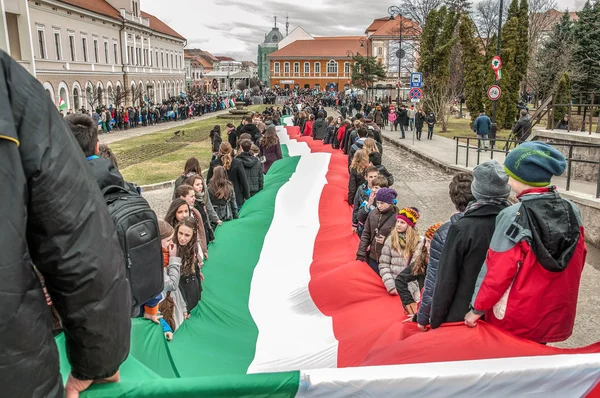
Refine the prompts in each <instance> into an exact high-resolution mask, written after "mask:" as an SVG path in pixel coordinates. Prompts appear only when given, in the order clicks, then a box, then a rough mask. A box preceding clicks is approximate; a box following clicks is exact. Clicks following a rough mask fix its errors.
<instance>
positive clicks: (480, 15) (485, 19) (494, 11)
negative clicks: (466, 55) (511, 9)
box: [472, 0, 500, 54]
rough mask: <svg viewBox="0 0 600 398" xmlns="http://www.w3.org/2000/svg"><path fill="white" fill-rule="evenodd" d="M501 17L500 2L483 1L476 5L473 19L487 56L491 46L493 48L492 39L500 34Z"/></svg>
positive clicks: (494, 0)
mask: <svg viewBox="0 0 600 398" xmlns="http://www.w3.org/2000/svg"><path fill="white" fill-rule="evenodd" d="M499 15H500V1H499V0H482V1H480V2H479V3H477V4H476V5H475V10H474V11H473V17H472V19H473V22H474V23H475V27H476V28H477V35H478V36H479V39H480V40H481V44H482V46H483V48H484V49H485V53H486V54H487V52H488V49H489V48H490V46H493V43H490V39H491V38H492V36H493V35H495V34H496V33H497V32H498V17H499Z"/></svg>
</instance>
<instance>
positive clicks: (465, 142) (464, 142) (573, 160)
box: [454, 137, 600, 198]
mask: <svg viewBox="0 0 600 398" xmlns="http://www.w3.org/2000/svg"><path fill="white" fill-rule="evenodd" d="M454 139H455V140H456V161H455V164H456V165H458V164H459V151H460V149H461V148H465V150H466V156H465V167H469V163H470V162H469V160H470V156H469V151H475V152H476V157H475V163H476V164H475V166H477V165H479V164H480V163H481V155H482V153H486V154H487V153H488V152H489V159H494V153H495V154H497V155H499V154H503V155H504V156H506V155H507V154H508V153H509V152H510V148H511V147H512V146H515V147H516V146H517V145H519V141H515V140H507V139H498V138H497V139H495V140H494V141H495V143H493V145H492V146H491V147H490V148H489V149H487V150H485V151H484V152H481V151H482V150H481V149H480V147H481V144H482V142H481V141H484V139H483V138H474V137H454ZM472 142H476V143H477V146H474V145H471V143H472ZM498 142H500V143H503V144H504V145H500V146H501V147H502V149H497V148H495V145H494V144H497V143H498ZM551 144H552V146H554V147H556V148H557V149H559V150H560V151H561V152H562V153H563V155H565V158H566V159H567V170H566V172H565V173H566V175H564V177H565V178H566V187H565V190H566V191H569V190H571V185H572V182H573V181H574V178H573V164H587V165H590V166H591V167H593V168H594V169H595V168H596V166H597V168H598V169H597V170H595V172H597V177H596V178H595V182H594V183H595V184H596V187H595V197H596V198H600V156H596V159H592V160H590V159H578V158H577V157H575V156H574V154H573V152H574V150H575V149H577V148H585V149H588V150H589V149H592V150H597V151H598V152H600V145H593V144H566V143H555V142H552V143H551ZM485 157H486V159H485V160H488V158H487V156H485ZM497 157H498V156H497Z"/></svg>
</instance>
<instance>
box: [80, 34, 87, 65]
mask: <svg viewBox="0 0 600 398" xmlns="http://www.w3.org/2000/svg"><path fill="white" fill-rule="evenodd" d="M81 45H82V46H83V62H87V61H88V49H87V37H82V38H81Z"/></svg>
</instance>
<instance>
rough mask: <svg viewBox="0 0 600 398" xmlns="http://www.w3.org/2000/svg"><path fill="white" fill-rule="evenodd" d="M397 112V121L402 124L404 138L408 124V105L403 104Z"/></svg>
mask: <svg viewBox="0 0 600 398" xmlns="http://www.w3.org/2000/svg"><path fill="white" fill-rule="evenodd" d="M396 114H397V118H396V123H398V124H399V125H400V132H402V138H404V134H405V128H406V127H407V126H408V111H407V110H406V107H405V106H404V105H402V106H401V107H400V109H399V110H398V112H396Z"/></svg>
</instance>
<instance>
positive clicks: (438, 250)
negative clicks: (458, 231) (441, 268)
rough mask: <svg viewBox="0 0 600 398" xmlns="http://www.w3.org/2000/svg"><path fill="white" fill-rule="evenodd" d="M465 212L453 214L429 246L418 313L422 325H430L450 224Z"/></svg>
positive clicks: (418, 319) (439, 229) (418, 320)
mask: <svg viewBox="0 0 600 398" xmlns="http://www.w3.org/2000/svg"><path fill="white" fill-rule="evenodd" d="M463 214H464V213H456V214H454V215H452V217H450V221H448V222H447V223H445V224H444V225H442V226H441V227H439V228H438V230H437V231H436V232H435V234H434V235H433V239H432V240H431V244H430V246H429V263H427V276H426V277H425V284H424V286H423V295H422V296H423V297H421V304H420V305H419V313H418V315H417V322H419V324H420V325H429V314H430V312H431V301H432V299H433V290H434V289H435V281H436V279H437V271H438V265H439V264H440V258H441V257H442V250H444V245H445V244H446V238H447V237H448V231H449V230H450V226H451V225H452V224H454V223H455V222H456V221H458V220H460V219H461V218H462V216H463Z"/></svg>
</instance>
